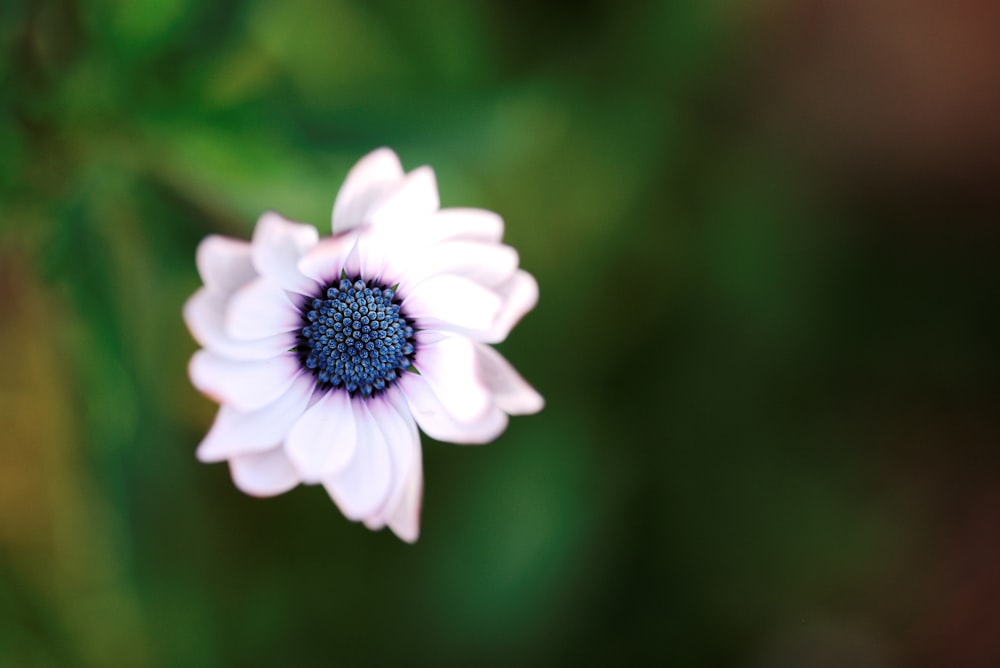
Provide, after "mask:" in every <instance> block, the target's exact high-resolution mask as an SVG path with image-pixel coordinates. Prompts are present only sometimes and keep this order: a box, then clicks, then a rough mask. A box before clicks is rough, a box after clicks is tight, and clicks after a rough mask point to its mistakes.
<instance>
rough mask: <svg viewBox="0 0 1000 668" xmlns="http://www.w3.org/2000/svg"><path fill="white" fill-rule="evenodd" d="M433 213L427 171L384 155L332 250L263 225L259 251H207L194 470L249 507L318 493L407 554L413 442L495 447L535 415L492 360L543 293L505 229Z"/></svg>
mask: <svg viewBox="0 0 1000 668" xmlns="http://www.w3.org/2000/svg"><path fill="white" fill-rule="evenodd" d="M439 206H440V204H439V200H438V192H437V182H436V180H435V177H434V172H433V171H431V169H430V168H429V167H420V168H418V169H415V170H413V171H412V172H410V173H408V174H404V172H403V169H402V166H401V165H400V162H399V159H398V158H397V157H396V154H395V153H393V152H392V151H391V150H389V149H379V150H376V151H374V152H372V153H370V154H369V155H367V156H366V157H364V158H363V159H362V160H361V161H360V162H359V163H358V164H357V165H355V167H354V168H353V169H351V171H350V173H349V174H348V176H347V179H346V180H345V182H344V185H343V187H342V188H341V189H340V192H339V193H338V195H337V198H336V201H335V202H334V205H333V235H332V236H330V237H324V238H322V239H321V238H320V237H319V235H318V233H317V231H316V228H314V227H312V226H310V225H304V224H301V223H294V222H290V221H288V220H285V219H284V218H282V217H280V216H279V215H277V214H275V213H266V214H264V215H263V216H261V218H260V220H259V221H258V222H257V226H256V228H255V230H254V233H253V239H252V241H250V242H249V243H248V242H245V241H240V240H236V239H229V238H225V237H219V236H210V237H208V238H206V239H205V240H204V241H202V242H201V244H200V245H199V246H198V252H197V258H196V259H197V265H198V272H199V273H200V274H201V278H202V280H203V281H204V284H205V285H204V287H203V288H201V289H199V290H198V291H197V292H196V293H195V294H194V295H193V296H192V297H191V298H190V299H189V300H188V302H187V304H185V306H184V320H185V322H186V323H187V326H188V328H189V329H190V330H191V333H192V335H193V336H194V338H195V339H196V340H197V341H198V343H200V344H201V345H202V346H203V347H204V348H203V349H202V350H199V351H198V352H196V353H195V355H194V357H193V358H192V359H191V363H190V365H189V369H188V371H189V374H190V377H191V382H192V384H193V385H194V386H195V387H196V388H197V389H198V390H200V391H201V392H203V393H204V394H206V395H208V396H209V397H211V398H212V399H214V400H215V401H217V402H218V403H219V404H221V406H220V408H219V412H218V415H217V417H216V419H215V422H214V424H213V425H212V428H211V430H210V431H209V432H208V435H207V436H206V437H205V439H204V440H203V441H202V442H201V444H200V445H199V446H198V451H197V456H198V458H199V459H200V460H201V461H203V462H217V461H223V460H228V462H229V467H230V472H231V473H232V477H233V481H234V483H235V484H236V486H237V487H238V488H239V489H241V490H242V491H244V492H246V493H247V494H251V495H254V496H272V495H276V494H281V493H284V492H286V491H288V490H290V489H292V488H293V487H295V486H297V485H298V484H300V483H302V484H321V485H323V486H324V487H325V488H326V490H327V491H328V492H329V494H330V496H331V497H332V498H333V500H334V502H335V503H336V504H337V506H339V508H340V509H341V511H342V512H343V513H344V515H345V516H346V517H347V518H349V519H351V520H353V521H362V522H364V523H365V525H366V526H368V527H369V528H370V529H381V528H383V527H385V526H388V527H389V528H390V529H392V531H393V532H395V533H396V535H397V536H399V537H400V538H402V539H403V540H406V541H409V542H412V541H415V540H416V539H417V536H418V534H419V531H420V506H421V497H422V492H423V465H422V462H421V449H420V436H419V433H418V431H417V427H418V426H419V427H420V429H422V430H423V431H424V433H426V434H427V435H429V436H431V437H432V438H435V439H437V440H440V441H451V442H455V443H485V442H488V441H491V440H493V439H495V438H496V437H497V436H498V435H499V434H500V433H501V432H503V430H504V429H505V428H506V426H507V419H508V415H521V414H528V413H535V412H537V411H539V410H541V408H542V405H543V400H542V398H541V396H539V394H538V393H537V392H535V390H534V389H532V388H531V386H530V385H528V384H527V383H526V382H525V381H524V379H522V378H521V376H520V375H518V373H517V371H515V370H514V368H513V367H512V366H511V365H510V364H509V363H508V362H507V361H506V360H505V359H504V358H503V357H502V356H501V355H500V354H499V353H497V352H496V351H495V350H494V349H493V348H492V347H491V346H490V345H489V344H491V343H498V342H500V341H503V340H504V339H505V338H506V337H507V334H508V333H509V332H510V330H511V328H512V327H513V326H514V325H515V324H516V323H517V321H518V320H520V318H521V317H522V316H523V315H524V314H525V313H527V312H528V311H529V310H531V309H532V308H533V307H534V305H535V303H536V302H537V300H538V285H537V284H536V282H535V280H534V279H533V278H532V277H531V275H530V274H528V273H527V272H525V271H523V270H521V269H519V268H518V256H517V253H516V252H515V251H514V250H513V249H512V248H511V247H509V246H505V245H503V244H501V243H500V240H501V236H502V234H503V221H502V220H501V219H500V217H499V216H497V215H496V214H494V213H492V212H489V211H483V210H479V209H440V208H439Z"/></svg>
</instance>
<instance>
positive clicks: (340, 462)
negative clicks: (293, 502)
mask: <svg viewBox="0 0 1000 668" xmlns="http://www.w3.org/2000/svg"><path fill="white" fill-rule="evenodd" d="M357 438H358V426H357V418H356V416H355V410H354V406H353V405H352V403H351V397H350V395H348V393H347V392H346V391H343V390H331V391H329V392H327V393H326V394H325V395H323V397H322V398H321V399H320V400H319V401H317V402H316V403H315V404H313V405H312V406H311V407H310V408H309V409H308V410H307V411H306V412H305V414H304V415H303V416H302V417H300V418H299V420H298V421H297V422H296V423H295V424H294V425H293V426H292V429H291V431H290V432H289V433H288V440H287V441H286V442H285V445H286V449H287V451H288V456H289V458H291V460H292V463H293V464H295V468H296V469H298V471H299V474H300V475H301V476H302V479H303V480H304V481H305V482H308V483H316V482H319V481H320V480H321V479H322V478H323V477H324V476H329V475H334V474H336V473H338V472H340V471H342V470H343V469H344V468H345V467H346V466H347V465H348V464H349V463H350V461H351V459H352V458H353V457H354V451H355V449H356V446H357Z"/></svg>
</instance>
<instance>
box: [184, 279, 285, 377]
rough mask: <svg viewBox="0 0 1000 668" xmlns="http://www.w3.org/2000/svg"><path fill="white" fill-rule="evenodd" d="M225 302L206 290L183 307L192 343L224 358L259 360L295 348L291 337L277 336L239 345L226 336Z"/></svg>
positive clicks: (236, 341)
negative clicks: (193, 340)
mask: <svg viewBox="0 0 1000 668" xmlns="http://www.w3.org/2000/svg"><path fill="white" fill-rule="evenodd" d="M225 307H226V298H225V297H224V296H222V295H221V294H220V293H218V292H215V291H213V290H209V289H208V288H201V289H199V290H198V291H197V292H195V293H194V294H193V295H191V297H190V298H189V299H188V300H187V302H185V304H184V322H185V323H187V326H188V329H189V330H191V335H192V336H193V337H194V338H195V341H197V342H198V343H200V344H201V345H202V346H204V347H205V348H207V349H208V350H210V351H212V352H214V353H218V354H219V355H222V356H223V357H229V358H231V359H236V360H260V359H267V358H268V357H274V356H275V355H280V354H281V353H284V352H287V351H288V350H289V349H290V348H292V347H294V346H295V336H294V335H293V334H291V333H285V334H276V335H274V336H269V337H267V338H264V339H258V340H256V341H238V340H236V339H234V338H232V337H231V336H229V335H228V334H227V333H226V330H225V326H224V320H223V314H224V313H225Z"/></svg>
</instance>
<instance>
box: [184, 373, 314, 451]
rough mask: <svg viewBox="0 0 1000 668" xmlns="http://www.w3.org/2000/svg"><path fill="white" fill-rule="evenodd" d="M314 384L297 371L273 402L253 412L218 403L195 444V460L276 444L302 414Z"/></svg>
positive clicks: (307, 376)
mask: <svg viewBox="0 0 1000 668" xmlns="http://www.w3.org/2000/svg"><path fill="white" fill-rule="evenodd" d="M314 387H315V382H314V381H313V379H312V377H311V376H309V375H307V374H301V375H299V376H298V377H297V378H296V379H295V380H294V381H293V382H292V385H291V387H289V388H288V390H287V391H286V392H285V393H284V394H283V395H281V397H279V398H278V399H277V400H276V401H275V402H273V403H270V404H268V405H266V406H263V407H262V408H259V409H257V410H255V411H249V412H243V411H239V410H237V409H235V408H233V407H231V406H222V407H221V408H219V413H218V415H217V416H216V418H215V422H214V423H213V424H212V428H211V429H210V430H209V431H208V435H206V436H205V439H204V440H203V441H202V442H201V445H199V446H198V452H197V456H198V459H199V460H201V461H203V462H217V461H221V460H223V459H227V458H229V457H232V456H234V455H240V454H246V453H248V452H255V451H260V450H268V449H271V448H273V447H274V446H276V445H279V444H280V443H282V442H283V441H284V440H285V438H286V437H287V436H288V432H289V430H290V429H291V428H292V425H293V424H295V422H296V420H298V419H299V418H300V417H302V414H303V413H304V412H305V410H306V406H307V405H308V404H309V398H310V397H311V396H312V393H313V388H314Z"/></svg>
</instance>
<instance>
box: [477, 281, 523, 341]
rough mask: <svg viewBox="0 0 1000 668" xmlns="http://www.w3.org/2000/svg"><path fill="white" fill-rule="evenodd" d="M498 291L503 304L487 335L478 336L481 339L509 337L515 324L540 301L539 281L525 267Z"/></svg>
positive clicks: (497, 339) (494, 339)
mask: <svg viewBox="0 0 1000 668" xmlns="http://www.w3.org/2000/svg"><path fill="white" fill-rule="evenodd" d="M498 292H499V294H500V297H501V299H502V300H503V306H502V307H501V308H500V311H499V313H497V317H496V320H494V321H493V325H492V326H491V327H490V328H489V330H488V331H487V332H486V333H485V335H483V336H481V337H480V336H477V337H476V339H477V340H479V341H484V342H486V343H500V342H501V341H503V340H504V339H506V338H507V335H508V334H510V330H511V329H513V328H514V325H516V324H517V323H518V322H519V321H520V320H521V318H523V317H524V315H525V314H526V313H527V312H528V311H530V310H531V309H533V308H535V304H537V303H538V282H537V281H535V278H534V276H532V275H531V274H529V273H528V272H526V271H524V270H523V269H519V270H518V271H517V273H515V274H514V276H513V277H512V278H511V279H510V281H508V282H507V284H506V285H504V286H503V287H501V288H500V289H499V290H498Z"/></svg>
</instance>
